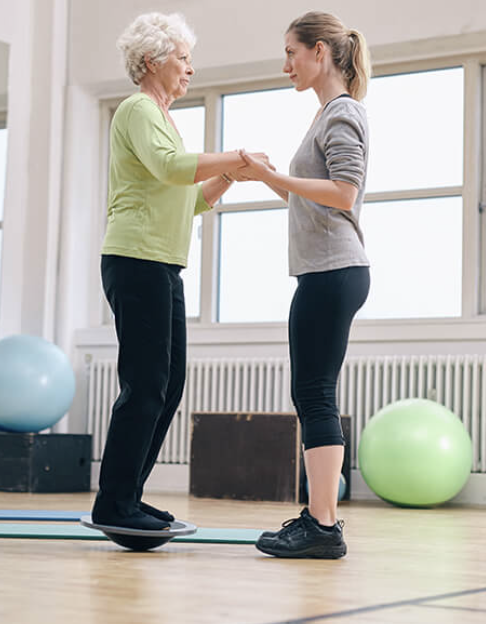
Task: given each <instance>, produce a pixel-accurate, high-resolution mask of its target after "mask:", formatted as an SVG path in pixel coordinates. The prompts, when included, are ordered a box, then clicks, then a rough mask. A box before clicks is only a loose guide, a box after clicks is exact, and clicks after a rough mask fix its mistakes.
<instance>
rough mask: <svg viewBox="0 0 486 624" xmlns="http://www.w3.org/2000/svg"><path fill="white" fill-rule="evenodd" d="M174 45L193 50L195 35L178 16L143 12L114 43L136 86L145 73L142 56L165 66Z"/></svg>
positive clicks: (145, 68) (180, 16)
mask: <svg viewBox="0 0 486 624" xmlns="http://www.w3.org/2000/svg"><path fill="white" fill-rule="evenodd" d="M176 43H187V45H188V46H189V47H190V48H191V49H192V48H193V47H194V45H195V43H196V36H195V35H194V33H193V31H192V30H191V28H190V27H189V26H188V25H187V23H186V20H185V19H184V17H183V16H182V15H180V14H179V13H172V14H171V15H163V14H162V13H145V14H143V15H140V16H139V17H137V19H136V20H134V21H133V22H132V23H131V24H130V26H128V28H127V29H126V30H125V31H124V33H123V34H122V35H121V37H120V38H119V39H118V41H117V48H118V49H119V50H120V51H121V52H122V54H123V57H124V59H125V67H126V70H127V73H128V75H129V76H130V79H131V80H132V82H134V83H135V84H136V85H138V84H140V81H141V80H142V78H143V77H144V75H145V74H146V73H147V67H146V65H145V58H144V56H145V55H146V54H148V55H149V56H150V60H151V61H152V62H154V63H164V62H165V61H166V60H167V58H168V57H169V54H170V53H171V52H173V51H174V49H175V46H176Z"/></svg>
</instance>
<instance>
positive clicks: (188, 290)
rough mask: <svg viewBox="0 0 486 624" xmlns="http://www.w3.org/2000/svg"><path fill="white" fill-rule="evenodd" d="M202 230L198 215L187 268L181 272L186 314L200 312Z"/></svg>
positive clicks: (190, 314) (194, 225) (197, 313)
mask: <svg viewBox="0 0 486 624" xmlns="http://www.w3.org/2000/svg"><path fill="white" fill-rule="evenodd" d="M201 230H202V218H201V215H197V217H195V218H194V224H193V226H192V238H191V247H190V249H189V257H188V259H187V269H184V270H183V271H182V273H181V275H182V279H183V280H184V295H185V299H186V316H188V317H198V316H199V313H200V293H201Z"/></svg>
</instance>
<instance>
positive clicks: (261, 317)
mask: <svg viewBox="0 0 486 624" xmlns="http://www.w3.org/2000/svg"><path fill="white" fill-rule="evenodd" d="M317 109H318V101H317V98H316V96H315V94H314V92H310V91H307V92H305V93H302V94H297V93H296V92H295V90H294V89H293V88H280V89H268V90H263V91H255V92H244V93H234V94H228V95H224V96H223V106H222V120H223V123H222V149H223V151H228V150H233V149H237V148H239V147H244V148H245V149H246V150H247V151H250V152H251V151H256V152H262V151H264V152H266V153H267V154H268V156H269V157H270V160H271V162H272V163H273V164H274V165H275V166H276V167H277V169H278V170H279V171H283V172H288V171H289V165H290V161H291V159H292V156H293V154H294V152H295V151H296V150H297V148H298V146H299V144H300V142H301V140H302V137H303V136H304V134H305V132H306V131H307V129H308V128H309V126H310V124H311V123H312V120H313V118H314V115H315V113H316V111H317ZM241 203H246V204H247V207H246V210H245V211H244V212H233V210H234V209H235V208H236V209H238V205H240V204H241ZM240 210H241V207H240ZM219 211H220V213H221V222H220V241H221V248H220V256H219V258H220V264H219V297H218V301H219V307H218V320H219V321H220V322H278V321H285V320H286V319H287V317H288V312H289V307H290V301H291V298H292V294H293V292H294V290H295V287H296V280H295V278H291V277H289V275H288V259H287V257H288V229H287V220H288V215H287V207H286V206H285V204H284V203H283V202H282V200H281V199H280V198H279V197H278V196H277V195H276V194H275V193H274V192H273V191H272V190H270V189H269V188H268V187H267V186H266V185H264V184H262V183H260V182H245V183H242V184H234V185H233V186H232V187H231V188H230V190H229V191H228V192H227V193H225V195H224V196H223V199H222V205H221V206H220V208H219Z"/></svg>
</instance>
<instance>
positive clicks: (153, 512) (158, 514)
mask: <svg viewBox="0 0 486 624" xmlns="http://www.w3.org/2000/svg"><path fill="white" fill-rule="evenodd" d="M138 508H139V509H140V511H143V513H146V514H149V516H153V517H154V518H157V520H164V521H165V522H174V520H175V518H174V516H173V515H172V514H171V513H169V512H168V511H161V510H160V509H157V507H152V505H149V504H148V503H142V502H140V503H139V505H138Z"/></svg>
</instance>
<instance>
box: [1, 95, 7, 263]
mask: <svg viewBox="0 0 486 624" xmlns="http://www.w3.org/2000/svg"><path fill="white" fill-rule="evenodd" d="M6 128H7V109H6V108H1V107H0V130H5V129H6ZM4 200H5V198H4V197H2V201H4ZM0 232H3V217H0ZM1 260H2V258H1V255H0V265H1Z"/></svg>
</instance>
